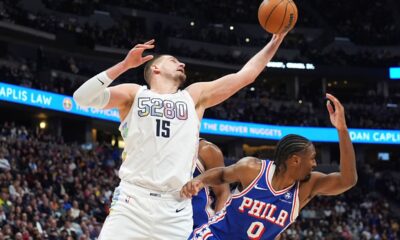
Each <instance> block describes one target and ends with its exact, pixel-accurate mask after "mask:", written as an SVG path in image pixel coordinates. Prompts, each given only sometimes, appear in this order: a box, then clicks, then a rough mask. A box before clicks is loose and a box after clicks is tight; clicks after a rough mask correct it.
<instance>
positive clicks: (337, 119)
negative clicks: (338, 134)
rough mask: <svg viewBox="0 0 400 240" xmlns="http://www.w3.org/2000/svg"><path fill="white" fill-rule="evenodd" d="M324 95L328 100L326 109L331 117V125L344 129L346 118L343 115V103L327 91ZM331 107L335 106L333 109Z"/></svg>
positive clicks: (345, 127)
mask: <svg viewBox="0 0 400 240" xmlns="http://www.w3.org/2000/svg"><path fill="white" fill-rule="evenodd" d="M326 97H327V98H328V101H327V103H326V108H327V109H328V112H329V118H330V119H331V123H332V125H333V126H334V127H335V128H336V129H337V130H346V129H347V126H346V118H345V115H344V107H343V105H342V104H341V103H340V102H339V100H338V99H337V98H336V97H334V96H333V95H331V94H329V93H327V94H326ZM332 104H333V106H332ZM333 107H335V109H334V108H333Z"/></svg>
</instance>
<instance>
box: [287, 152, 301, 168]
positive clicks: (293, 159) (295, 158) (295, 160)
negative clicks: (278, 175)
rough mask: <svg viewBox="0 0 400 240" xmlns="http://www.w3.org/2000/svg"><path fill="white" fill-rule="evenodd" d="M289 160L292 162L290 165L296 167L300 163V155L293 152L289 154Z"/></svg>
mask: <svg viewBox="0 0 400 240" xmlns="http://www.w3.org/2000/svg"><path fill="white" fill-rule="evenodd" d="M289 162H290V164H292V166H294V167H298V166H299V165H300V164H301V157H300V156H298V155H296V154H293V155H292V156H290V158H289Z"/></svg>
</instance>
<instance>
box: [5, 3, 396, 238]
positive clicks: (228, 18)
mask: <svg viewBox="0 0 400 240" xmlns="http://www.w3.org/2000/svg"><path fill="white" fill-rule="evenodd" d="M260 3H261V1H244V0H231V1H227V0H219V1H214V0H201V1H200V0H192V1H182V0H181V1H178V0H169V1H164V0H162V1H161V0H160V1H150V0H125V1H123V0H113V1H111V0H87V1H83V0H1V1H0V187H1V190H0V240H1V239H23V240H27V239H80V240H84V239H96V238H97V236H98V233H99V231H100V229H101V224H102V222H103V221H104V219H105V217H106V216H107V214H108V210H109V206H110V201H111V196H112V191H113V189H114V188H115V187H116V186H117V184H118V177H117V173H118V168H119V165H120V163H121V153H122V151H123V146H124V142H123V141H122V138H121V136H120V133H119V132H118V124H119V119H118V113H117V112H116V111H115V110H109V111H98V110H94V109H87V108H86V109H85V108H79V107H78V106H76V104H75V103H74V102H73V100H72V98H71V95H72V93H73V92H74V91H75V90H76V89H77V88H78V87H79V86H80V85H81V84H82V83H83V82H84V81H86V80H87V79H89V78H90V77H91V76H93V75H95V74H97V73H99V72H101V71H103V70H104V69H106V68H108V67H110V66H112V65H114V64H115V63H117V62H118V61H120V60H122V59H123V58H124V56H125V54H126V53H127V52H128V50H129V49H130V48H132V47H133V46H134V45H135V44H137V43H141V42H144V41H146V40H149V39H152V38H155V39H156V48H155V49H154V51H153V53H155V54H165V53H166V54H171V55H174V56H176V57H177V58H178V59H179V60H180V61H182V62H184V63H185V64H186V74H187V76H188V82H187V84H190V83H193V82H197V81H211V80H214V79H216V78H218V77H220V76H223V75H225V74H227V73H231V72H234V71H237V70H239V69H240V67H241V66H242V65H243V64H244V63H245V62H246V61H247V60H248V59H249V58H250V57H251V56H252V55H253V54H254V53H256V52H257V51H258V50H259V49H261V48H262V47H263V46H265V44H266V43H267V42H268V41H269V39H270V38H271V35H270V34H268V33H267V32H265V31H264V30H263V29H262V28H261V27H260V26H259V24H258V19H257V10H258V6H259V4H260ZM296 5H297V7H298V10H299V20H298V22H297V25H296V26H295V28H294V29H293V30H292V31H291V32H290V33H289V34H288V36H287V37H286V39H285V41H284V43H283V45H282V46H281V48H280V49H279V51H278V53H277V55H276V56H275V57H274V58H273V60H272V62H271V63H270V64H269V65H268V68H266V69H265V71H264V72H263V73H262V74H261V75H260V77H259V78H258V79H257V81H256V82H255V83H254V84H252V85H250V86H249V87H247V88H245V89H243V90H241V91H240V92H238V93H237V94H236V95H234V96H233V97H231V98H230V99H229V100H227V101H226V102H224V103H223V104H221V105H218V106H215V107H213V108H211V109H209V110H207V111H206V114H205V118H206V119H205V120H204V121H203V123H202V128H201V136H202V137H205V138H207V139H208V140H209V141H211V142H214V143H215V144H217V145H218V146H219V147H220V148H221V149H222V151H223V153H224V155H225V162H226V164H227V165H230V164H232V163H234V162H236V161H237V160H238V159H240V158H241V157H243V156H248V155H251V156H257V157H260V158H271V157H272V154H273V151H274V146H275V144H276V142H277V140H278V139H279V138H281V137H282V136H283V135H285V134H288V133H290V132H293V131H295V132H296V133H299V134H302V135H304V136H306V137H309V138H310V139H311V140H312V141H314V143H315V145H316V148H317V152H318V157H317V158H318V164H319V166H318V170H319V171H323V172H332V171H337V170H338V166H339V148H338V143H337V137H336V133H335V131H334V130H333V129H326V127H331V124H330V121H329V117H328V114H327V111H326V108H325V98H324V95H325V93H326V92H329V93H332V94H334V95H335V96H337V97H338V98H339V99H340V100H341V101H342V103H343V104H344V106H345V110H346V118H347V123H348V126H349V128H351V132H350V133H351V137H352V139H353V141H354V143H355V144H354V145H355V150H356V154H357V167H358V173H359V181H358V184H357V186H356V187H354V188H353V189H352V190H350V191H348V192H346V193H345V194H342V195H340V196H336V197H323V198H316V199H314V200H313V201H311V203H310V204H309V205H308V206H307V207H306V208H305V209H304V210H303V211H302V212H301V214H300V216H299V218H298V220H297V222H296V223H295V224H293V225H292V226H291V227H290V228H288V229H287V230H286V231H285V233H284V234H283V236H282V239H400V230H399V216H400V145H399V144H400V121H399V119H400V107H399V104H400V101H399V99H400V70H399V68H400V45H399V44H400V34H399V32H400V18H399V17H398V16H399V15H400V2H399V1H395V0H377V1H361V0H356V1H351V2H349V1H344V0H335V1H334V0H325V1H318V0H309V1H305V0H297V1H296ZM123 82H135V83H138V84H145V82H144V80H143V68H137V69H133V70H130V71H129V72H127V73H125V74H124V75H123V76H121V77H120V78H119V79H118V80H117V81H115V83H113V84H120V83H123ZM220 120H224V121H223V122H221V121H220ZM253 123H256V125H252V124H253ZM314 127H319V128H314ZM182 144H184V143H182Z"/></svg>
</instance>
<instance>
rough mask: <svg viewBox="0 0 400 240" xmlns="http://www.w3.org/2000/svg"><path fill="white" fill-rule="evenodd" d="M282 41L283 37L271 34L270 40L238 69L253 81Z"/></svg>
mask: <svg viewBox="0 0 400 240" xmlns="http://www.w3.org/2000/svg"><path fill="white" fill-rule="evenodd" d="M282 41H283V37H277V36H275V35H274V36H273V37H272V39H271V41H270V42H269V43H268V44H267V45H266V46H265V47H264V48H263V49H261V51H259V52H258V53H257V54H256V55H254V56H253V57H252V58H251V59H250V60H249V61H248V62H247V63H246V64H245V65H244V66H243V68H242V69H241V70H240V71H239V73H240V74H243V75H245V77H246V78H248V79H249V80H252V81H254V80H255V79H256V78H257V76H258V75H260V73H261V72H262V71H263V70H264V69H265V67H266V65H267V64H268V63H269V61H271V59H272V57H273V56H274V55H275V53H276V52H277V50H278V48H279V46H280V45H281V43H282Z"/></svg>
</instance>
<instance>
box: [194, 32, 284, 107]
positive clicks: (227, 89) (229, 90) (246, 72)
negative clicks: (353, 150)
mask: <svg viewBox="0 0 400 240" xmlns="http://www.w3.org/2000/svg"><path fill="white" fill-rule="evenodd" d="M285 35H286V33H284V34H279V35H273V37H272V39H271V40H270V42H269V43H268V44H267V45H266V46H265V47H264V48H263V49H261V50H260V51H259V52H258V53H257V54H256V55H254V56H253V57H252V58H251V59H250V60H249V61H248V62H247V63H246V64H245V65H244V66H243V68H242V69H241V70H239V71H238V72H237V73H233V74H229V75H226V76H223V77H221V78H219V79H217V80H214V81H211V82H199V83H194V84H192V85H190V86H189V87H188V88H187V90H188V91H189V93H190V94H191V96H192V97H193V99H194V101H195V103H196V105H201V106H202V107H203V108H204V109H206V108H209V107H212V106H215V105H217V104H219V103H221V102H223V101H224V100H226V99H227V98H229V97H230V96H232V95H233V94H235V93H236V92H237V91H239V90H240V89H241V88H243V87H245V86H247V85H249V84H251V83H252V82H254V81H255V80H256V78H257V77H258V75H260V73H261V72H262V71H263V70H264V69H265V67H266V65H267V63H268V62H269V61H270V60H271V59H272V57H273V56H274V55H275V53H276V51H277V50H278V48H279V46H280V45H281V43H282V41H283V39H284V37H285Z"/></svg>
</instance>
